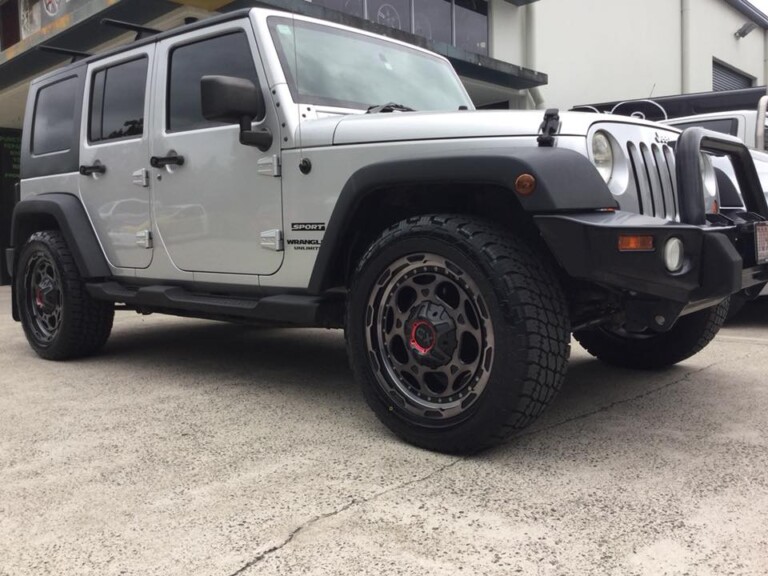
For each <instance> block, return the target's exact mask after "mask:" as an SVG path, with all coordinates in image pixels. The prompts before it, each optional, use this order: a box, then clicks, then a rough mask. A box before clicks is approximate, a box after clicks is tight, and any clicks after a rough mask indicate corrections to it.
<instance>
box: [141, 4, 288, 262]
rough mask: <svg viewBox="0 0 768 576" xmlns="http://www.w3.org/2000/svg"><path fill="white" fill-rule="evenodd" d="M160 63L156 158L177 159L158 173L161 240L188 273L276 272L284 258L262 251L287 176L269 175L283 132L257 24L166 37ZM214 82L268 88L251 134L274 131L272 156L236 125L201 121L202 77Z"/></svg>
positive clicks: (276, 224)
mask: <svg viewBox="0 0 768 576" xmlns="http://www.w3.org/2000/svg"><path fill="white" fill-rule="evenodd" d="M157 59H158V66H157V72H156V77H155V87H156V98H157V100H158V105H157V106H156V108H155V109H156V110H157V111H158V114H157V117H156V118H155V120H154V121H153V130H152V142H151V148H152V150H151V152H152V156H154V157H156V158H159V159H163V163H164V164H165V163H166V162H169V161H172V162H173V163H170V164H167V165H164V166H162V167H158V168H153V169H152V175H153V183H152V185H153V190H154V201H153V202H154V217H155V219H156V223H157V229H158V232H159V238H160V240H161V241H162V243H163V245H164V246H165V248H166V250H167V251H168V254H169V256H170V257H171V260H172V261H173V263H174V265H175V266H176V267H178V268H180V269H181V270H185V271H192V272H198V273H212V274H246V275H256V274H273V273H274V272H276V271H277V270H278V268H279V267H280V265H281V264H282V260H283V252H281V251H276V250H275V249H274V248H276V247H277V246H275V243H274V242H273V243H272V244H271V246H270V243H269V242H265V245H264V246H262V242H261V237H262V235H265V238H268V237H269V235H270V232H271V231H275V230H281V229H282V203H281V184H280V178H278V177H276V175H275V173H274V172H273V171H272V166H273V165H275V162H276V155H277V154H279V150H280V138H279V134H280V127H279V124H278V121H277V111H276V110H275V108H274V106H273V105H272V99H271V97H270V96H271V95H270V93H269V89H268V85H267V82H266V80H265V73H264V70H263V68H262V66H261V60H260V58H259V56H258V50H257V46H256V40H255V36H254V33H253V28H252V26H251V22H250V20H248V19H243V20H237V21H233V22H227V23H224V24H220V25H217V26H211V27H210V28H206V29H205V30H196V31H194V32H190V33H188V34H181V35H179V36H174V37H172V38H168V39H166V40H164V41H162V42H160V43H159V44H158V48H157ZM207 75H222V76H233V77H237V78H243V79H246V80H249V81H251V82H253V83H254V84H255V85H256V86H257V87H258V88H260V89H261V90H262V92H263V93H264V100H265V101H266V102H267V112H266V116H265V118H263V119H260V120H258V121H256V122H254V123H253V128H254V129H259V127H261V126H266V127H269V129H270V130H271V131H272V133H273V134H274V135H275V138H274V143H273V144H272V148H271V149H269V150H267V151H266V152H262V151H260V150H259V149H258V148H255V147H252V146H244V145H242V144H240V142H239V131H240V128H239V126H237V125H228V124H222V123H216V122H211V121H208V120H206V119H205V118H203V115H202V108H201V98H200V80H201V78H202V77H203V76H207ZM157 164H158V163H157V162H156V165H157Z"/></svg>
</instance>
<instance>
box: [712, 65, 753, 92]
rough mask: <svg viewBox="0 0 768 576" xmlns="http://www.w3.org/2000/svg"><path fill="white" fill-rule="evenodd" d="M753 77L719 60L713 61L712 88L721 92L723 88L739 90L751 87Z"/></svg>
mask: <svg viewBox="0 0 768 576" xmlns="http://www.w3.org/2000/svg"><path fill="white" fill-rule="evenodd" d="M751 87H752V77H751V76H747V75H746V74H742V73H740V72H736V71H735V70H733V69H732V68H728V67H727V66H723V65H722V64H720V63H718V62H713V63H712V90H714V91H715V92H720V91H722V90H739V89H741V88H751Z"/></svg>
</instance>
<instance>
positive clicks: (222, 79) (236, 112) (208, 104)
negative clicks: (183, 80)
mask: <svg viewBox="0 0 768 576" xmlns="http://www.w3.org/2000/svg"><path fill="white" fill-rule="evenodd" d="M200 96H201V104H202V109H203V117H204V118H205V119H206V120H211V121H213V122H227V123H229V124H240V143H241V144H243V145H245V146H255V147H257V148H258V149H259V150H261V151H262V152H266V151H267V150H269V148H270V147H271V146H272V132H270V131H269V129H268V128H263V129H261V130H253V129H252V127H251V123H252V122H253V121H254V120H255V119H261V118H263V117H264V114H265V113H266V106H265V104H264V96H263V95H262V93H261V90H259V89H258V88H257V87H256V86H255V85H254V84H253V82H251V81H250V80H246V79H245V78H235V77H233V76H203V77H202V79H201V80H200Z"/></svg>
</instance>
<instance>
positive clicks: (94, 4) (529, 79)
mask: <svg viewBox="0 0 768 576" xmlns="http://www.w3.org/2000/svg"><path fill="white" fill-rule="evenodd" d="M529 1H534V0H514V3H517V2H522V3H527V2H529ZM253 6H263V7H268V8H274V9H279V10H286V11H290V12H294V13H296V14H302V15H305V16H311V17H314V18H320V19H323V20H328V21H331V22H337V23H340V24H345V25H348V26H352V27H355V28H360V29H363V30H367V31H370V32H374V33H377V34H381V35H383V36H389V37H391V38H395V39H397V40H401V41H404V42H408V43H409V44H414V45H416V46H421V47H423V48H427V49H428V50H432V51H433V52H436V53H438V54H442V55H443V56H445V57H446V58H448V59H449V60H450V61H451V63H452V64H453V66H454V67H455V68H456V71H457V72H458V73H459V74H460V75H461V76H463V77H465V78H470V79H473V80H479V81H481V82H486V83H490V84H494V85H496V86H499V87H500V88H506V89H514V90H522V89H527V88H533V87H535V86H541V85H544V84H546V83H547V75H546V74H543V73H541V72H536V71H534V70H529V69H527V68H523V67H521V66H517V65H515V64H510V63H508V62H502V61H501V60H496V59H495V58H490V57H488V56H483V55H480V54H474V53H472V52H468V51H466V50H462V49H461V48H456V47H455V46H450V45H448V44H445V43H442V42H435V41H432V40H428V39H426V38H423V37H421V36H416V35H415V34H411V33H409V32H403V31H401V30H395V29H393V28H388V27H386V26H382V25H381V24H377V23H375V22H370V21H368V20H363V19H362V18H357V17H355V16H351V15H349V14H344V13H342V12H337V11H335V10H331V9H328V8H324V7H322V6H318V5H317V4H312V3H310V2H306V1H305V0H235V1H233V2H229V3H228V4H226V6H224V7H223V8H220V10H221V11H225V12H228V11H231V10H236V9H240V8H246V7H253ZM180 7H181V5H180V4H179V3H177V2H173V1H170V0H91V1H90V2H88V3H87V4H85V5H84V6H83V7H81V8H79V9H78V10H76V11H74V12H72V13H70V14H67V15H66V16H63V17H61V18H60V19H59V20H57V21H55V22H53V23H52V24H50V25H48V26H46V27H44V28H42V29H41V30H40V31H39V32H37V33H35V34H33V35H32V36H30V37H29V38H26V39H24V40H22V41H21V42H19V43H18V44H16V45H14V46H12V47H10V48H9V49H7V50H5V51H4V52H2V53H0V90H3V89H4V88H7V87H9V86H13V85H14V84H18V83H20V82H23V81H25V80H29V79H31V78H34V77H35V76H37V75H38V74H39V73H40V72H42V71H43V70H46V69H48V68H51V67H54V66H56V65H59V64H63V63H65V62H67V58H66V57H64V56H61V55H57V54H50V53H46V52H42V51H40V50H37V49H36V48H35V47H36V46H38V45H41V44H50V45H53V46H57V47H61V48H68V49H70V50H78V51H86V52H87V51H88V50H89V49H91V48H93V47H94V46H98V45H100V44H103V43H105V42H108V41H110V40H113V39H115V38H117V37H118V36H120V35H121V34H123V33H124V32H123V31H120V30H117V29H115V28H112V27H108V26H102V25H101V24H100V23H99V22H100V21H101V19H102V18H113V19H116V20H123V21H128V22H134V23H136V24H145V23H147V22H150V21H152V20H154V19H156V18H159V17H161V16H163V15H165V14H168V13H169V12H172V11H173V10H177V9H178V8H180Z"/></svg>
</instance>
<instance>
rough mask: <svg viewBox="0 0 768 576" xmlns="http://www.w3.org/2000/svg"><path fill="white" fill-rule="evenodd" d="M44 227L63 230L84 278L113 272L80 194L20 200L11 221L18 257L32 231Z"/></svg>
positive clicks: (42, 229) (103, 275)
mask: <svg viewBox="0 0 768 576" xmlns="http://www.w3.org/2000/svg"><path fill="white" fill-rule="evenodd" d="M44 230H57V231H59V232H60V233H61V235H62V237H63V238H64V240H65V242H66V243H67V246H68V247H69V249H70V250H71V252H72V256H73V258H74V261H75V265H76V266H77V268H78V271H79V272H80V275H81V276H82V277H83V278H85V279H91V278H105V277H108V276H110V273H111V272H110V268H109V264H108V263H107V259H106V257H105V256H104V253H103V251H102V249H101V246H100V245H99V242H98V239H97V238H96V234H95V232H94V231H93V227H92V226H91V222H90V220H89V219H88V215H87V214H86V212H85V208H83V205H82V203H81V202H80V199H79V198H77V197H76V196H74V195H72V194H67V193H50V194H41V195H39V196H35V197H32V198H28V199H25V200H22V201H21V202H19V203H18V204H17V205H16V207H15V209H14V211H13V219H12V224H11V243H12V244H13V246H14V247H15V248H16V257H17V258H18V251H19V250H20V249H21V247H22V246H23V245H24V244H25V242H26V241H27V240H28V239H29V237H30V236H32V234H34V233H35V232H41V231H44ZM14 268H15V263H14Z"/></svg>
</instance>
